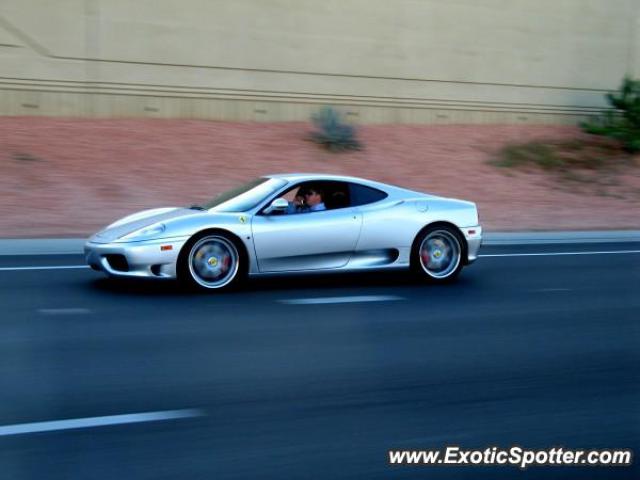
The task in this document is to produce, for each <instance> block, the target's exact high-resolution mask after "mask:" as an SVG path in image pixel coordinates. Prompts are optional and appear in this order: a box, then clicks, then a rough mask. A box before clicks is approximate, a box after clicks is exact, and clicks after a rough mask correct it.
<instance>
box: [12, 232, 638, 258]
mask: <svg viewBox="0 0 640 480" xmlns="http://www.w3.org/2000/svg"><path fill="white" fill-rule="evenodd" d="M85 241H86V239H84V238H24V239H21V238H15V239H0V255H78V254H82V252H83V248H82V247H83V245H84V243H85ZM620 242H640V230H602V231H590V232H589V231H579V232H485V233H484V239H483V242H482V244H483V245H496V246H498V245H545V244H563V243H564V244H572V243H620Z"/></svg>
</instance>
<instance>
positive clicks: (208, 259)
mask: <svg viewBox="0 0 640 480" xmlns="http://www.w3.org/2000/svg"><path fill="white" fill-rule="evenodd" d="M242 262H243V260H242V255H241V254H240V250H239V248H238V246H237V245H236V242H235V241H234V239H233V238H231V236H230V235H227V234H225V233H222V232H221V233H217V232H216V233H209V234H206V235H203V236H200V237H197V238H195V239H193V240H192V241H190V242H189V244H187V248H186V249H185V251H184V253H183V254H181V255H180V259H179V265H178V269H179V278H180V279H181V280H183V281H185V282H186V283H187V284H188V285H189V286H192V287H196V288H199V289H203V290H223V289H225V290H226V289H230V288H232V287H233V286H235V285H237V283H238V282H239V280H240V277H241V276H242V275H241V274H242V268H243V267H244V266H243V265H241V264H242Z"/></svg>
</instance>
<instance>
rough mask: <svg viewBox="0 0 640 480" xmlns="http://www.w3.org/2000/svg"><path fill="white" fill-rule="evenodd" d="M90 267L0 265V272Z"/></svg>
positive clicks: (86, 266)
mask: <svg viewBox="0 0 640 480" xmlns="http://www.w3.org/2000/svg"><path fill="white" fill-rule="evenodd" d="M80 268H91V267H89V265H47V266H43V267H0V272H14V271H19V270H71V269H80Z"/></svg>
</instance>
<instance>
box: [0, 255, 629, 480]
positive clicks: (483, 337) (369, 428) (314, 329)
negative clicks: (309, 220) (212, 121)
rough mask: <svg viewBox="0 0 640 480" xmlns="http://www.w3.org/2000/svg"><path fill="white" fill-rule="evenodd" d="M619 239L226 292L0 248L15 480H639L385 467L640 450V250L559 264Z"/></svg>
mask: <svg viewBox="0 0 640 480" xmlns="http://www.w3.org/2000/svg"><path fill="white" fill-rule="evenodd" d="M612 250H617V251H620V250H635V251H638V250H640V244H637V243H624V244H617V245H616V244H597V245H594V244H585V245H550V246H540V245H538V246H529V247H517V246H512V247H491V248H485V249H483V251H482V253H483V254H484V255H499V256H485V257H483V258H480V259H479V260H478V262H477V263H476V264H474V265H473V266H472V267H470V268H468V269H466V270H465V271H464V272H463V274H462V276H461V277H460V279H459V281H458V282H457V283H456V284H454V285H448V286H438V287H435V286H424V285H420V284H416V283H414V282H413V281H412V280H410V279H409V278H408V277H406V276H405V275H402V274H394V275H373V274H369V275H358V276H354V275H349V276H346V277H336V276H328V277H298V278H295V279H277V280H274V279H270V280H260V281H253V282H251V283H250V284H249V285H248V286H247V287H246V289H244V290H243V291H240V292H234V293H228V294H213V295H211V294H188V293H185V292H180V291H176V290H175V285H173V284H171V283H167V284H164V283H162V284H158V283H148V282H142V283H136V282H133V283H132V282H113V281H108V280H106V279H104V278H103V277H102V275H101V274H99V273H96V272H93V271H90V270H87V269H46V270H15V268H17V267H25V266H55V265H75V264H80V263H81V262H82V260H81V258H80V257H78V256H53V257H52V256H38V257H28V256H14V257H0V309H1V310H0V319H1V320H0V478H2V479H4V478H6V479H38V480H40V479H45V478H46V479H72V478H82V479H85V478H91V479H102V478H104V479H110V480H112V479H114V478H117V479H129V478H132V479H146V478H149V479H151V478H153V479H156V478H162V479H169V478H176V479H200V478H202V479H226V478H243V479H244V478H248V479H261V478H363V479H376V478H381V479H382V478H384V479H387V478H430V479H431V478H474V479H476V478H491V479H495V478H536V479H537V478H584V479H594V478H607V479H610V478H640V468H639V467H638V465H637V461H636V463H635V465H634V466H632V467H618V468H592V467H535V468H530V469H528V470H526V471H520V470H518V469H516V468H514V467H483V468H476V467H424V466H423V467H400V466H394V467H391V466H389V465H388V463H387V459H388V456H387V450H388V449H390V448H396V449H409V448H415V449H426V448H439V447H443V446H445V445H449V444H454V445H460V446H462V447H464V448H484V447H487V446H492V445H500V446H510V445H512V444H519V445H522V446H524V447H532V448H548V447H551V446H555V445H563V446H565V447H568V448H576V449H577V448H605V447H607V448H633V449H634V450H635V451H636V452H638V451H640V450H639V447H640V382H639V380H640V374H639V367H640V348H639V347H640V315H639V313H640V294H639V288H638V287H640V253H618V254H602V253H601V254H593V255H549V253H553V252H556V253H558V252H587V251H598V252H603V251H612ZM521 253H544V255H531V256H519V254H521ZM503 254H512V255H513V254H515V255H514V256H501V255H503ZM353 297H356V298H353ZM363 297H364V298H363ZM318 298H322V299H325V300H324V301H325V302H350V303H320V304H316V303H313V301H314V299H315V300H317V299H318ZM327 298H328V300H327ZM309 299H311V300H309ZM364 300H367V301H364ZM184 409H189V410H187V415H189V418H178V419H165V420H160V421H152V422H144V423H140V422H138V421H133V420H132V422H133V423H126V422H124V421H123V422H120V421H116V422H114V423H117V424H115V425H111V426H89V428H80V429H63V427H62V425H63V424H60V425H58V424H53V426H51V424H47V425H50V426H51V428H50V429H51V431H46V432H39V433H38V432H29V431H27V432H26V433H23V434H20V435H14V434H10V433H12V432H13V430H12V429H14V430H15V429H16V428H19V427H16V425H18V426H19V425H22V424H29V423H31V422H47V421H54V420H69V419H86V418H87V417H92V418H93V417H105V416H111V415H123V414H134V413H140V412H164V411H167V410H170V411H174V410H179V411H181V412H184ZM118 418H122V417H118ZM127 418H128V417H127ZM136 418H142V417H136ZM64 425H67V426H68V424H64ZM85 426H87V425H85ZM58 427H60V428H58ZM3 428H4V430H3ZM26 428H27V430H29V428H31V427H26ZM65 428H66V427H65Z"/></svg>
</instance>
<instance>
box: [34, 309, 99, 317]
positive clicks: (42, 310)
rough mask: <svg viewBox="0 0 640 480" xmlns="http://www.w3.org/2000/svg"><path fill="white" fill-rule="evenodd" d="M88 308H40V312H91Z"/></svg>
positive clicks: (66, 313)
mask: <svg viewBox="0 0 640 480" xmlns="http://www.w3.org/2000/svg"><path fill="white" fill-rule="evenodd" d="M90 312H91V310H89V309H88V308H39V309H38V313H42V314H44V315H84V314H87V313H90Z"/></svg>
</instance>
